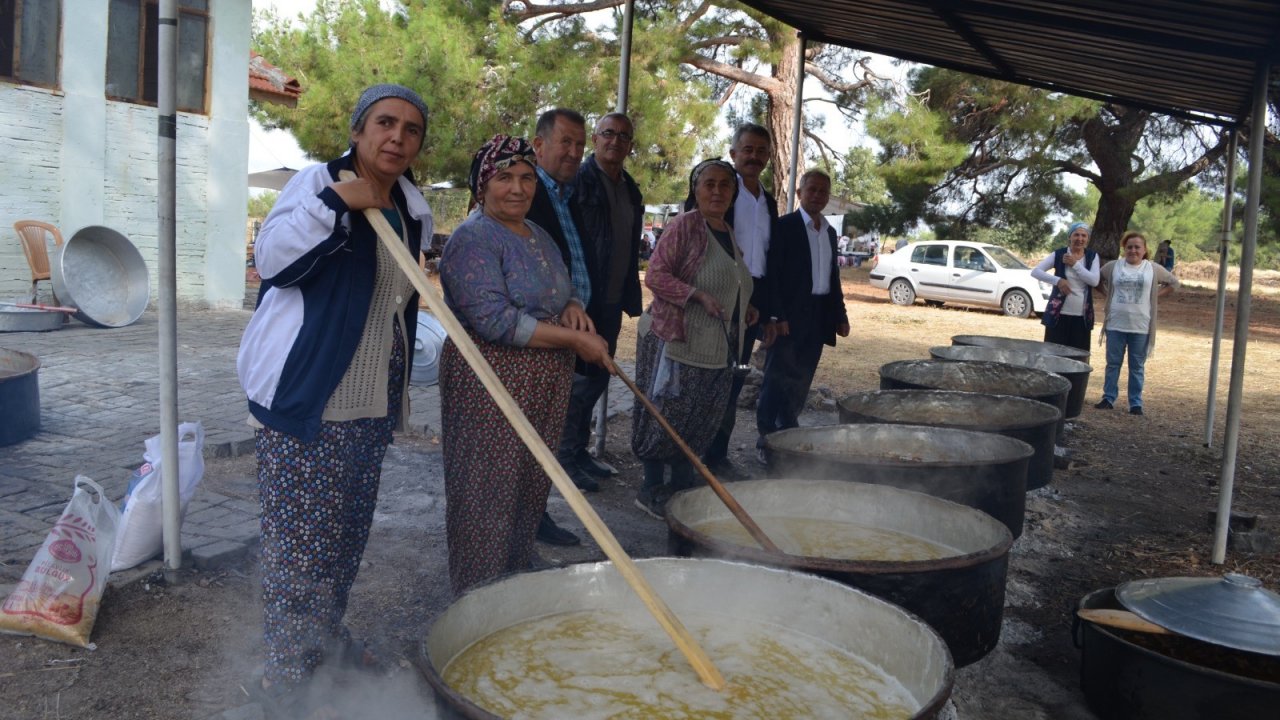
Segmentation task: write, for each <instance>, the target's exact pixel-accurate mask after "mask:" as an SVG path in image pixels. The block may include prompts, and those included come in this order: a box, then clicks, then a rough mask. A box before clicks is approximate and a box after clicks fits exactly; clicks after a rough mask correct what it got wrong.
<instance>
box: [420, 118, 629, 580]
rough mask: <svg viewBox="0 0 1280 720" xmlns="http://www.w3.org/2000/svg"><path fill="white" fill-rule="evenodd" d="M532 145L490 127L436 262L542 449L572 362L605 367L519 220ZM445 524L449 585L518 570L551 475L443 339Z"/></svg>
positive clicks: (563, 273)
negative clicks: (463, 212)
mask: <svg viewBox="0 0 1280 720" xmlns="http://www.w3.org/2000/svg"><path fill="white" fill-rule="evenodd" d="M536 163H537V160H536V158H535V157H534V153H533V148H532V147H531V146H530V145H529V143H528V142H526V141H525V140H524V139H523V138H513V137H509V136H506V135H495V136H494V137H493V139H492V140H490V141H489V142H488V143H486V144H485V145H484V147H482V148H480V150H479V152H477V153H476V155H475V158H474V159H473V161H472V163H471V176H470V186H471V193H472V196H473V198H474V199H475V201H476V203H477V207H476V209H475V210H474V211H473V212H472V213H471V215H470V216H469V217H467V219H466V220H465V221H464V222H463V223H462V224H461V225H459V226H458V228H457V229H456V230H454V231H453V235H451V236H450V237H449V241H448V242H447V243H445V246H444V252H443V254H442V256H441V259H440V280H441V284H442V285H443V286H444V298H445V302H446V303H447V304H448V305H449V307H450V309H452V310H453V312H454V313H455V314H456V315H457V316H458V321H459V322H460V323H461V324H462V326H463V327H465V328H466V329H467V334H468V335H470V336H471V339H472V340H474V341H475V343H476V345H477V346H478V347H479V348H480V352H481V354H483V355H484V357H485V359H487V360H488V361H489V364H490V365H492V366H493V369H494V372H496V373H497V375H498V378H499V379H500V380H501V381H502V383H503V385H505V386H506V388H507V390H508V392H510V393H511V396H512V397H513V398H514V399H515V401H516V403H517V404H518V405H519V406H520V409H521V410H522V411H524V414H525V416H526V417H528V418H529V422H530V423H531V424H532V425H533V427H534V428H535V429H536V430H537V431H538V434H539V435H541V436H542V439H543V440H544V441H545V442H546V443H547V445H549V446H551V447H556V445H557V444H558V443H559V442H560V431H561V429H562V428H563V426H564V417H565V413H566V412H567V411H568V403H569V391H570V387H571V385H572V382H573V358H574V355H575V354H576V355H577V356H578V357H580V358H582V359H583V360H584V361H586V362H590V363H595V364H597V365H602V366H604V367H609V366H610V364H609V350H608V345H607V344H606V343H605V341H604V339H603V338H601V337H600V336H599V335H596V334H595V332H594V328H593V327H592V326H591V321H590V320H589V319H588V318H587V315H586V312H585V311H584V309H583V307H582V302H581V301H580V300H579V299H578V298H576V297H574V295H573V285H572V284H571V283H570V282H569V271H568V269H567V268H566V267H565V265H564V261H563V260H562V259H561V256H560V251H559V250H558V249H557V248H556V244H555V242H554V241H553V240H552V239H551V236H550V235H548V234H547V232H546V231H545V230H543V229H542V228H540V227H538V226H537V225H535V224H534V223H532V222H530V221H528V220H527V219H526V218H525V216H526V215H527V214H528V212H529V206H530V204H531V203H532V202H533V194H534V191H535V189H536V187H537V182H538V178H537V174H536V172H535V170H534V168H535V167H536ZM440 411H441V420H442V424H443V432H442V441H443V445H444V478H445V497H446V502H447V505H446V510H445V523H446V524H445V529H446V534H447V537H448V541H449V579H450V581H451V582H452V585H453V591H454V593H457V594H460V593H462V592H463V591H465V590H466V589H467V588H470V587H472V586H474V585H476V584H479V583H482V582H484V581H486V580H490V579H492V578H495V577H498V576H500V575H503V574H506V573H510V572H518V571H522V570H526V569H528V567H529V564H530V560H531V559H532V553H533V542H534V534H535V532H536V531H537V527H538V521H539V520H540V519H541V518H542V513H543V511H544V510H545V509H546V502H547V493H548V492H549V491H550V489H551V479H550V478H548V477H547V475H546V473H544V472H543V471H542V468H541V467H539V466H538V463H537V461H536V460H535V459H534V457H533V454H532V453H530V452H529V450H528V449H527V448H526V447H525V446H524V444H523V442H522V441H521V440H520V437H519V436H518V435H517V434H516V432H515V429H514V428H512V427H511V424H510V423H509V422H508V421H507V419H506V417H504V416H503V414H502V412H501V410H499V409H498V406H497V404H496V403H495V402H494V401H493V398H491V397H490V396H489V393H488V391H486V390H485V389H484V386H483V385H481V383H480V379H479V378H478V377H477V376H476V374H475V373H474V372H473V371H472V370H471V368H470V367H469V366H468V365H467V363H466V361H465V360H464V359H463V357H462V355H461V353H459V352H458V349H457V346H456V345H454V343H453V341H452V340H449V341H448V342H446V343H445V346H444V353H443V357H442V360H441V366H440Z"/></svg>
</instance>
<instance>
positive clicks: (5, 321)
mask: <svg viewBox="0 0 1280 720" xmlns="http://www.w3.org/2000/svg"><path fill="white" fill-rule="evenodd" d="M62 320H63V313H60V312H50V311H49V310H36V309H34V308H11V307H0V332H48V331H50V330H57V329H59V328H61V327H62Z"/></svg>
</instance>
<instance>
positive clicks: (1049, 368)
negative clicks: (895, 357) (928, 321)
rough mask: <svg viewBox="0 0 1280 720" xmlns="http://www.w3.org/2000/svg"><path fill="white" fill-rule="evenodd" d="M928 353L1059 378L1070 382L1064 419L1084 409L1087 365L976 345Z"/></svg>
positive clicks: (934, 350) (942, 348) (1089, 367)
mask: <svg viewBox="0 0 1280 720" xmlns="http://www.w3.org/2000/svg"><path fill="white" fill-rule="evenodd" d="M929 354H930V355H932V356H933V357H934V358H937V359H938V360H961V361H968V362H972V361H974V360H978V361H985V362H998V363H1005V364H1006V365H1017V366H1018V367H1026V368H1033V369H1035V370H1044V371H1045V372H1051V373H1053V374H1055V375H1061V376H1062V377H1064V378H1066V379H1067V380H1068V381H1070V383H1071V392H1069V393H1067V407H1066V408H1065V409H1064V411H1063V414H1064V416H1065V417H1068V418H1073V417H1076V416H1078V415H1079V414H1080V411H1081V410H1082V409H1083V408H1084V396H1085V391H1087V390H1088V389H1089V373H1091V372H1093V367H1092V366H1090V365H1089V363H1087V362H1081V361H1079V360H1072V359H1071V358H1069V357H1062V356H1061V355H1042V354H1040V353H1029V352H1023V351H1021V350H1004V349H1001V348H989V347H979V346H976V345H939V346H938V347H931V348H929Z"/></svg>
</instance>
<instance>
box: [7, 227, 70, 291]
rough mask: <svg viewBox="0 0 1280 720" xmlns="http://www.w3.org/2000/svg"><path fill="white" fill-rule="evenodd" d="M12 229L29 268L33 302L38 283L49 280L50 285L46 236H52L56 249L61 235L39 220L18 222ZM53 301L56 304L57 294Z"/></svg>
mask: <svg viewBox="0 0 1280 720" xmlns="http://www.w3.org/2000/svg"><path fill="white" fill-rule="evenodd" d="M13 229H14V230H17V231H18V240H19V241H20V242H21V243H22V252H23V253H24V254H25V255H26V256H27V264H28V265H30V266H31V302H35V301H36V299H37V295H36V289H37V287H38V285H39V283H40V281H41V280H49V281H50V283H51V284H52V275H51V274H50V271H49V243H48V240H47V239H46V235H52V236H53V244H54V246H55V247H56V246H59V245H62V233H61V232H59V231H58V228H57V227H55V226H53V225H50V224H49V223H46V222H40V221H39V220H19V221H18V222H16V223H14V224H13ZM53 301H54V303H55V304H57V302H58V296H57V294H54V296H53Z"/></svg>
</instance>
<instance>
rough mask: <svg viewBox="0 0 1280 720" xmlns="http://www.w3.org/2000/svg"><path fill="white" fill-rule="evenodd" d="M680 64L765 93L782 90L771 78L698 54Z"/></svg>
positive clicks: (682, 60) (691, 55)
mask: <svg viewBox="0 0 1280 720" xmlns="http://www.w3.org/2000/svg"><path fill="white" fill-rule="evenodd" d="M681 62H684V63H688V64H689V65H692V66H694V67H696V68H698V69H699V70H702V71H703V72H709V73H712V74H714V75H719V76H720V77H722V78H725V79H726V80H732V81H734V82H738V83H742V84H743V85H750V86H751V87H753V88H756V89H757V90H761V91H764V92H767V93H774V92H778V91H780V90H782V89H783V87H782V83H780V82H778V81H777V80H774V79H773V78H771V77H766V76H764V75H758V74H756V73H753V72H748V71H746V70H743V69H742V68H740V67H736V66H734V65H730V64H729V63H726V62H721V61H719V60H713V59H711V58H709V57H705V56H703V55H699V54H698V53H689V54H688V55H686V56H685V57H683V58H681Z"/></svg>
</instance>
